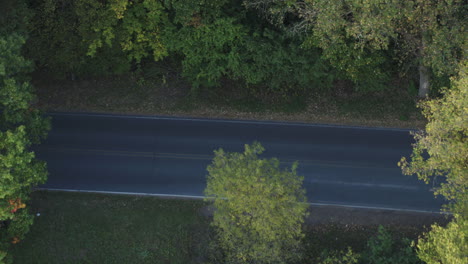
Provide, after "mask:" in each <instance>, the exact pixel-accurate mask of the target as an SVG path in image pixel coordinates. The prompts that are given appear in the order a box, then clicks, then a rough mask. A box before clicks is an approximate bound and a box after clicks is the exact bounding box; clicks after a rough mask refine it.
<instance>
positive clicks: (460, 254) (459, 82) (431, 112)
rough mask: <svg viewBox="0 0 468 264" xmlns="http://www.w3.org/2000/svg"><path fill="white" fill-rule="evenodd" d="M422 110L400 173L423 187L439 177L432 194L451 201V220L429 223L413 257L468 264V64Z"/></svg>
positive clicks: (402, 161) (430, 260)
mask: <svg viewBox="0 0 468 264" xmlns="http://www.w3.org/2000/svg"><path fill="white" fill-rule="evenodd" d="M421 107H422V108H423V113H424V115H425V116H426V118H427V119H428V124H427V125H426V129H425V131H424V132H419V133H416V134H415V139H416V144H414V148H413V154H412V155H411V161H410V162H408V161H407V160H406V158H402V160H401V162H400V166H401V167H402V169H403V172H404V173H405V174H417V175H418V177H419V178H420V179H422V180H424V181H425V182H426V183H427V182H428V181H429V180H430V179H431V178H433V177H443V178H444V179H445V181H444V182H443V183H442V184H441V186H440V187H437V188H436V190H435V193H436V194H440V195H442V196H444V197H445V198H446V199H447V200H449V201H451V204H450V206H449V208H450V209H451V211H452V212H453V213H454V215H455V219H454V220H453V221H452V222H451V223H449V224H448V226H447V227H445V228H444V227H440V226H438V225H433V226H432V230H431V231H430V232H429V233H427V234H425V236H424V237H423V238H420V240H419V242H418V245H417V249H418V256H419V258H420V259H421V260H423V261H425V262H427V263H429V264H435V263H442V264H455V263H467V261H468V255H467V252H468V247H467V241H468V118H467V117H468V64H467V63H466V62H465V64H463V65H462V67H461V71H460V74H459V77H458V78H457V79H456V80H453V85H452V87H451V89H450V90H445V92H444V96H443V98H440V99H435V100H431V101H426V102H424V103H422V104H421Z"/></svg>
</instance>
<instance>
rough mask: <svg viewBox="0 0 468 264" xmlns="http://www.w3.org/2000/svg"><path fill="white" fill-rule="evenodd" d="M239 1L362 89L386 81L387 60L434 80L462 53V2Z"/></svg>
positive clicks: (451, 67) (448, 71)
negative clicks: (302, 39)
mask: <svg viewBox="0 0 468 264" xmlns="http://www.w3.org/2000/svg"><path fill="white" fill-rule="evenodd" d="M244 2H245V3H246V5H247V6H249V7H252V8H256V9H258V10H260V11H262V12H263V13H265V12H267V13H269V14H267V16H269V17H273V19H271V20H272V21H274V22H275V23H279V24H283V25H284V28H286V29H287V30H288V31H289V32H292V33H295V34H301V35H307V36H308V39H307V40H306V41H305V42H304V45H306V46H314V47H319V48H321V49H322V50H323V56H324V57H325V58H326V59H328V60H330V62H331V63H332V64H333V65H334V66H335V67H337V68H338V69H340V70H342V71H344V72H345V73H346V75H347V76H348V77H349V78H350V79H351V80H353V81H354V82H356V83H357V84H360V83H362V82H364V83H366V82H367V84H366V85H365V86H368V87H369V85H371V84H372V83H373V84H374V86H375V84H377V83H378V82H380V83H382V82H386V81H387V77H388V72H387V71H388V69H386V67H383V66H385V64H386V63H388V62H389V59H390V58H391V57H393V58H391V59H395V60H396V61H398V62H399V63H400V68H401V65H402V64H410V65H413V66H418V65H419V66H423V67H430V68H431V69H432V71H433V72H434V73H435V74H438V75H443V74H448V75H453V74H455V72H456V65H457V64H458V62H459V61H461V60H462V59H463V56H464V54H463V51H464V49H465V48H466V34H465V25H466V16H465V15H464V14H465V13H466V4H465V3H464V1H462V0H452V1H425V0H410V1H407V0H378V1H375V0H344V1H327V0H308V1H294V0H290V1H269V0H252V1H250V0H245V1H244ZM288 14H289V16H288ZM291 15H292V16H294V17H295V19H291ZM388 50H390V51H391V52H388ZM426 74H428V73H427V71H426ZM361 86H363V85H361ZM377 87H378V86H377Z"/></svg>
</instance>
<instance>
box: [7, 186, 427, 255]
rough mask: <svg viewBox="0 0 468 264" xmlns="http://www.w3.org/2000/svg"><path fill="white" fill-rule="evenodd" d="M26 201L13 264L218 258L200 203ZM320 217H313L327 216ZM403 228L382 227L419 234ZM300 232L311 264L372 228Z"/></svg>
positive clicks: (36, 196)
mask: <svg viewBox="0 0 468 264" xmlns="http://www.w3.org/2000/svg"><path fill="white" fill-rule="evenodd" d="M32 198H33V199H32V206H31V208H32V212H33V213H34V214H36V213H40V214H41V215H40V216H39V217H36V219H35V223H34V225H33V226H32V229H31V231H30V233H29V234H28V235H27V237H26V239H25V240H23V241H22V242H21V243H19V244H17V245H15V246H14V247H13V251H12V254H13V257H14V259H15V263H210V262H209V261H210V259H213V256H219V254H220V253H219V252H216V251H215V249H213V247H210V242H211V241H212V240H213V237H214V235H213V233H214V232H213V230H212V228H211V227H210V225H209V222H210V216H209V215H207V214H206V212H207V210H206V204H205V203H204V202H203V201H201V200H178V199H160V198H156V197H144V196H126V195H122V196H120V195H103V194H90V193H67V192H45V191H40V192H34V193H33V197H32ZM320 212H321V211H320V210H319V209H316V210H312V213H313V214H314V213H315V214H316V215H317V214H322V213H323V212H322V213H320ZM326 212H327V213H326V214H324V215H323V216H320V215H318V216H317V217H319V218H323V219H325V218H327V217H330V214H332V215H333V212H331V211H329V210H328V209H327V211H326ZM348 217H349V216H348ZM351 218H352V217H351ZM411 222H412V223H411V224H408V223H406V224H403V225H388V226H387V228H388V229H389V230H390V231H391V232H392V233H394V234H395V237H396V238H402V237H408V238H411V239H416V238H417V237H418V235H420V234H421V233H422V232H423V231H425V230H427V228H426V227H424V226H423V225H422V224H421V223H418V221H417V218H413V220H412V221H411ZM305 231H306V239H305V241H304V244H305V247H306V260H305V261H304V263H315V262H314V261H315V260H316V259H317V257H318V256H320V254H321V253H322V252H323V251H334V250H344V249H346V248H347V247H351V248H352V249H353V251H355V252H362V251H363V250H366V243H367V241H368V239H369V238H370V237H372V236H374V235H375V234H376V233H377V225H362V224H340V223H328V224H327V223H326V222H322V223H320V224H310V223H309V225H307V226H306V228H305ZM211 262H213V261H211ZM215 262H216V261H215Z"/></svg>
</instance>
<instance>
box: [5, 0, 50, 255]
mask: <svg viewBox="0 0 468 264" xmlns="http://www.w3.org/2000/svg"><path fill="white" fill-rule="evenodd" d="M17 7H24V5H21V4H20V3H18V5H17ZM16 12H18V10H15V12H14V13H13V14H11V13H8V14H7V16H8V17H10V18H13V19H12V20H10V21H8V22H9V23H11V24H15V23H18V24H21V23H24V21H23V17H21V16H17V15H18V13H16ZM15 17H16V18H17V19H14V18H15ZM23 26H24V25H23ZM20 28H23V27H22V26H20V25H16V26H9V27H1V29H2V30H0V263H2V262H6V261H9V260H11V259H8V258H7V253H6V252H7V250H8V248H9V245H11V244H12V243H13V244H16V243H18V242H19V241H20V240H21V239H23V238H24V236H25V234H26V233H27V232H28V230H29V227H30V225H31V224H32V220H33V219H32V216H31V215H29V212H28V209H27V201H28V199H29V192H30V190H31V186H34V185H36V184H38V183H43V182H44V181H45V179H46V176H47V171H46V167H45V163H44V162H40V161H38V160H36V159H35V156H34V153H33V152H32V151H31V150H30V146H31V144H32V143H38V142H39V141H40V140H41V139H42V138H44V137H45V135H46V133H47V129H48V127H49V123H48V120H46V119H44V118H42V117H41V115H40V113H39V111H38V110H36V109H33V108H32V107H31V105H30V103H31V101H32V100H33V99H34V95H33V90H32V87H31V85H30V84H29V82H28V81H27V76H26V74H27V73H28V72H30V70H31V69H32V67H31V66H32V65H31V62H29V61H28V60H26V59H25V58H24V57H23V56H22V55H21V47H22V46H23V44H24V42H25V38H24V36H23V35H21V34H20V33H24V32H22V31H21V30H19V29H20ZM10 30H17V32H16V31H11V32H10Z"/></svg>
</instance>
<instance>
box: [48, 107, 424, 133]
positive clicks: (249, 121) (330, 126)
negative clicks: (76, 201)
mask: <svg viewBox="0 0 468 264" xmlns="http://www.w3.org/2000/svg"><path fill="white" fill-rule="evenodd" d="M48 115H51V116H54V115H55V116H90V117H113V118H122V119H132V118H133V119H154V120H175V121H192V122H213V123H233V124H259V125H280V126H301V127H325V128H345V129H350V128H351V129H364V130H385V131H399V132H410V131H415V130H414V129H404V128H386V127H360V126H346V125H332V124H307V123H295V122H279V121H256V120H238V119H233V120H229V119H208V118H188V117H169V116H143V115H117V114H102V113H64V112H51V113H48Z"/></svg>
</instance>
